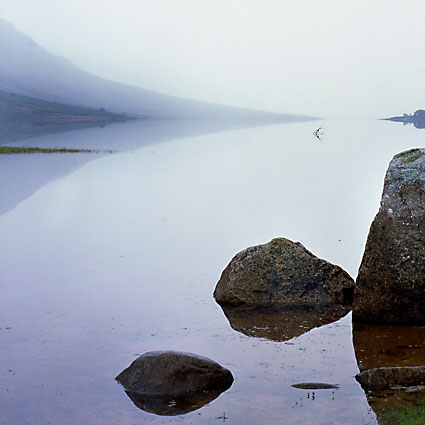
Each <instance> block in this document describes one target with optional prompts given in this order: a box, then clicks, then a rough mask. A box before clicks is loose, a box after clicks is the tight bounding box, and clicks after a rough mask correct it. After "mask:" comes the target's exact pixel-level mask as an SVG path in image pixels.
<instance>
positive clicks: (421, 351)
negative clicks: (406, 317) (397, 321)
mask: <svg viewBox="0 0 425 425" xmlns="http://www.w3.org/2000/svg"><path fill="white" fill-rule="evenodd" d="M353 342H354V351H355V354H356V358H357V364H358V366H359V369H360V371H363V370H367V369H373V368H377V367H388V366H422V365H424V364H425V326H384V325H367V324H363V323H353Z"/></svg>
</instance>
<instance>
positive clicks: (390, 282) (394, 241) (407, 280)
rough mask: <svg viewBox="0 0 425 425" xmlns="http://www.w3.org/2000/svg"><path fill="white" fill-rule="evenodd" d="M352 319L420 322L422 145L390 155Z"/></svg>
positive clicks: (423, 308) (424, 289)
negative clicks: (419, 147) (390, 158)
mask: <svg viewBox="0 0 425 425" xmlns="http://www.w3.org/2000/svg"><path fill="white" fill-rule="evenodd" d="M353 319H354V320H358V321H365V322H375V323H392V324H424V323H425V149H412V150H410V151H406V152H403V153H401V154H398V155H396V156H395V157H394V158H393V160H392V161H391V163H390V165H389V168H388V171H387V174H386V176H385V183H384V190H383V194H382V200H381V206H380V209H379V212H378V214H377V215H376V217H375V219H374V221H373V223H372V225H371V228H370V231H369V235H368V238H367V243H366V248H365V252H364V255H363V259H362V263H361V265H360V269H359V273H358V278H357V284H356V290H355V294H354V306H353Z"/></svg>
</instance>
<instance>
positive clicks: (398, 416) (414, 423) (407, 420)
mask: <svg viewBox="0 0 425 425" xmlns="http://www.w3.org/2000/svg"><path fill="white" fill-rule="evenodd" d="M379 423H380V424H381V423H382V424H383V425H424V424H425V404H424V405H422V406H413V407H406V408H402V409H390V410H387V411H385V413H383V414H382V415H380V421H379Z"/></svg>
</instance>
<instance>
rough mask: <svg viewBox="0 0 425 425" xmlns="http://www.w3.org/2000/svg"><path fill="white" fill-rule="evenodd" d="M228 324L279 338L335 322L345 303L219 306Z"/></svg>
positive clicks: (249, 333)
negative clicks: (326, 306)
mask: <svg viewBox="0 0 425 425" xmlns="http://www.w3.org/2000/svg"><path fill="white" fill-rule="evenodd" d="M222 309H223V312H224V314H225V315H226V317H227V319H228V320H229V323H230V326H231V327H232V328H233V329H234V330H235V331H237V332H241V333H243V334H244V335H247V336H251V337H255V338H264V339H268V340H271V341H277V342H283V341H287V340H289V339H292V338H295V337H297V336H300V335H302V334H303V333H305V332H308V331H309V330H311V329H313V328H316V327H319V326H323V325H326V324H328V323H332V322H335V321H336V320H339V319H340V318H342V317H343V316H345V315H346V314H347V313H348V312H349V311H350V308H349V307H336V308H332V309H327V310H326V311H323V310H305V309H303V310H270V309H253V308H247V307H242V306H239V307H229V306H222Z"/></svg>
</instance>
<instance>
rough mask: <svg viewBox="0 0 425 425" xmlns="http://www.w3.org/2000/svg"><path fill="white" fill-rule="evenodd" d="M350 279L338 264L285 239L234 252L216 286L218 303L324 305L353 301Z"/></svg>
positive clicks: (286, 306) (312, 306)
mask: <svg viewBox="0 0 425 425" xmlns="http://www.w3.org/2000/svg"><path fill="white" fill-rule="evenodd" d="M353 291H354V282H353V280H352V279H351V277H350V276H349V275H348V273H347V272H345V271H344V270H343V269H341V267H339V266H336V265H333V264H330V263H328V262H327V261H325V260H321V259H320V258H317V257H316V256H315V255H313V254H312V253H311V252H310V251H308V250H307V249H306V248H305V247H304V246H303V245H302V244H301V243H299V242H297V243H294V242H291V241H290V240H288V239H285V238H277V239H273V240H272V241H270V242H269V243H266V244H264V245H257V246H253V247H251V248H247V249H245V250H244V251H241V252H239V253H238V254H236V255H235V256H234V257H233V259H232V261H231V262H230V263H229V265H228V266H227V267H226V268H225V270H224V271H223V273H222V275H221V278H220V280H219V282H218V283H217V286H216V288H215V291H214V298H215V299H216V301H217V302H218V303H219V304H221V305H245V306H255V307H279V308H323V307H326V306H334V305H344V304H345V305H346V304H351V302H352V296H353Z"/></svg>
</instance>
